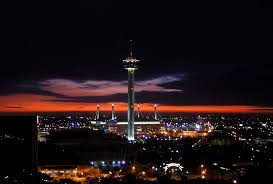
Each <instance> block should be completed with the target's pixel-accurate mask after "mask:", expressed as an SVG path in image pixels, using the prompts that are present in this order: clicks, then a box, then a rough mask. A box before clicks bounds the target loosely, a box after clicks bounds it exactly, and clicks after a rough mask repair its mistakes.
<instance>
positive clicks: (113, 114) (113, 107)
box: [112, 104, 115, 120]
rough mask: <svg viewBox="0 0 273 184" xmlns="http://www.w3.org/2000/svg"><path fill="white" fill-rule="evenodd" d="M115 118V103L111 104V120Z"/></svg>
mask: <svg viewBox="0 0 273 184" xmlns="http://www.w3.org/2000/svg"><path fill="white" fill-rule="evenodd" d="M114 119H115V105H114V104H112V120H114Z"/></svg>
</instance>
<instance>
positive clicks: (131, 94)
mask: <svg viewBox="0 0 273 184" xmlns="http://www.w3.org/2000/svg"><path fill="white" fill-rule="evenodd" d="M138 63H139V60H137V59H135V58H134V57H133V53H132V48H131V50H130V56H129V57H127V58H126V59H125V60H123V64H124V68H125V69H126V70H127V71H128V117H127V120H128V137H127V139H128V140H130V141H133V140H134V139H135V128H134V116H135V113H134V104H135V91H134V87H135V85H134V82H135V71H136V70H137V69H138Z"/></svg>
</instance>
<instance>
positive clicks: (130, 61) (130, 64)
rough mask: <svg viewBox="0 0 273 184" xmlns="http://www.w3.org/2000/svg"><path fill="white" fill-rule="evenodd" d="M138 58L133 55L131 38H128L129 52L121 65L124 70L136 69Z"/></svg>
mask: <svg viewBox="0 0 273 184" xmlns="http://www.w3.org/2000/svg"><path fill="white" fill-rule="evenodd" d="M138 63H139V60H137V59H135V58H134V57H133V47H132V40H130V54H129V56H128V57H127V58H126V59H124V60H123V65H124V68H125V69H126V70H136V69H138Z"/></svg>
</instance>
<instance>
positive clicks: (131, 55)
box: [130, 40, 133, 58]
mask: <svg viewBox="0 0 273 184" xmlns="http://www.w3.org/2000/svg"><path fill="white" fill-rule="evenodd" d="M130 58H133V40H130Z"/></svg>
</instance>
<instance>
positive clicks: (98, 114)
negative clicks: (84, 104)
mask: <svg viewBox="0 0 273 184" xmlns="http://www.w3.org/2000/svg"><path fill="white" fill-rule="evenodd" d="M99 119H100V105H97V112H96V120H99Z"/></svg>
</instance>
